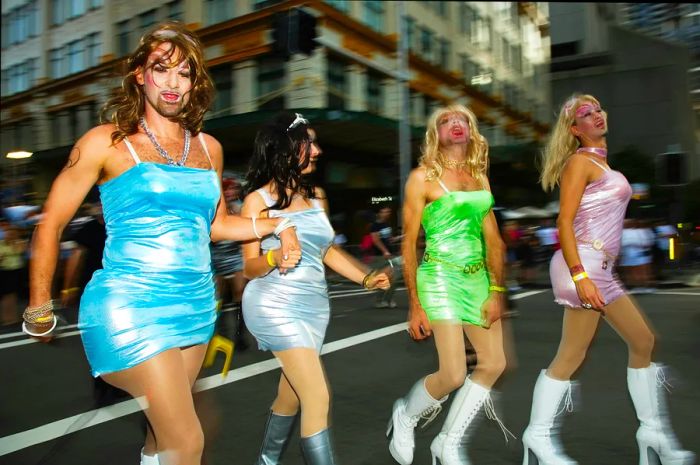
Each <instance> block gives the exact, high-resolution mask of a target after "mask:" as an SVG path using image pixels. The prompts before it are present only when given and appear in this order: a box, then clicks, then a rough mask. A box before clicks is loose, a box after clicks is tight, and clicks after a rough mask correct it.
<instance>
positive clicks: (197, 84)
mask: <svg viewBox="0 0 700 465" xmlns="http://www.w3.org/2000/svg"><path fill="white" fill-rule="evenodd" d="M163 43H170V44H172V45H173V47H172V48H171V49H170V52H169V53H168V55H167V56H163V57H162V58H161V59H160V60H159V63H160V64H161V65H162V66H168V67H175V66H178V65H179V64H180V63H172V62H171V63H168V59H169V58H170V57H171V56H172V55H173V54H175V53H176V52H179V54H180V62H183V61H187V62H188V64H189V66H190V79H191V81H192V88H191V89H190V92H189V94H190V95H189V101H188V102H187V104H186V105H185V107H184V108H183V110H182V112H180V114H178V115H177V116H173V117H171V118H170V119H171V120H173V121H177V122H179V123H180V124H181V125H182V127H184V128H186V129H189V130H190V131H191V132H192V133H193V134H195V135H196V134H197V133H199V131H201V129H202V122H203V120H204V114H205V113H206V111H207V110H208V109H209V105H210V104H211V101H212V99H213V96H214V85H213V84H212V80H211V77H210V76H209V73H208V72H207V68H206V66H205V63H204V54H203V53H202V44H201V43H200V41H199V39H198V38H197V36H196V35H195V34H194V33H193V32H192V31H190V30H188V29H187V28H186V27H185V26H184V25H183V24H182V23H180V22H178V21H166V22H163V23H160V24H158V25H157V26H156V27H155V28H154V29H153V30H151V31H150V32H148V33H146V34H145V35H144V36H143V37H141V40H140V41H139V46H138V48H137V49H136V51H135V52H134V53H133V54H132V55H131V56H129V58H128V59H127V61H126V76H124V79H123V80H122V86H121V88H120V89H119V90H118V92H117V93H116V95H115V96H113V97H112V98H110V99H109V100H108V101H107V103H105V105H104V107H103V108H102V111H101V114H100V119H101V121H103V122H104V121H111V122H112V123H114V125H115V126H116V127H117V129H116V130H115V131H114V132H113V133H112V143H113V144H116V143H118V142H120V141H121V140H122V139H124V137H126V136H128V135H131V134H135V133H136V132H138V124H139V119H140V118H141V116H143V113H144V111H145V95H144V92H143V88H142V87H141V86H140V85H139V84H138V82H137V81H136V76H137V74H138V73H139V72H143V71H145V67H146V66H147V61H148V56H149V55H150V54H151V52H152V51H153V50H155V49H156V48H157V47H158V46H159V45H160V44H163ZM154 65H155V63H153V64H152V65H150V66H154Z"/></svg>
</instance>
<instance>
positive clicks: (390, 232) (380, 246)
mask: <svg viewBox="0 0 700 465" xmlns="http://www.w3.org/2000/svg"><path fill="white" fill-rule="evenodd" d="M391 213H392V209H391V207H390V206H389V205H386V204H384V205H380V207H379V209H378V210H377V215H376V217H375V220H374V222H373V223H372V224H371V225H370V228H369V233H370V236H371V237H372V245H373V247H374V248H373V250H374V257H375V258H374V260H373V262H372V263H373V266H374V267H377V268H385V269H386V268H387V267H388V268H389V269H390V270H391V273H392V274H393V276H399V275H400V274H401V269H400V267H401V257H400V256H396V248H397V242H399V241H400V240H401V239H400V237H398V236H395V235H394V229H393V228H392V226H391ZM395 290H396V278H394V279H392V282H391V287H390V288H389V289H387V290H386V291H378V292H377V300H376V302H375V304H374V306H375V307H377V308H387V307H389V308H396V301H395V300H394V291H395Z"/></svg>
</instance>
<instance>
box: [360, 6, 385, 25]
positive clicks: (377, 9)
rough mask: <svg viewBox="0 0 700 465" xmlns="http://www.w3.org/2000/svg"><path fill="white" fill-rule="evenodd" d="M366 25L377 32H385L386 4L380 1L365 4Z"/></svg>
mask: <svg viewBox="0 0 700 465" xmlns="http://www.w3.org/2000/svg"><path fill="white" fill-rule="evenodd" d="M364 7H365V23H366V24H367V25H368V26H369V27H371V28H372V29H374V30H375V31H377V32H384V4H383V2H381V1H379V0H367V1H365V2H364Z"/></svg>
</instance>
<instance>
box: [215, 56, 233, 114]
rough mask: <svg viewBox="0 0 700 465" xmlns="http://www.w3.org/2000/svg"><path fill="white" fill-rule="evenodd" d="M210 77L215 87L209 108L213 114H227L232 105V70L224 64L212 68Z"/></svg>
mask: <svg viewBox="0 0 700 465" xmlns="http://www.w3.org/2000/svg"><path fill="white" fill-rule="evenodd" d="M211 78H212V80H213V81H214V88H215V89H216V94H215V97H214V103H213V105H212V107H211V110H212V112H213V113H214V116H221V115H228V114H230V113H231V107H232V105H233V102H232V99H233V70H232V69H231V65H230V64H225V65H221V66H217V67H215V68H212V69H211Z"/></svg>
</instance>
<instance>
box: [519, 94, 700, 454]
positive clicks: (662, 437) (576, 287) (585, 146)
mask: <svg viewBox="0 0 700 465" xmlns="http://www.w3.org/2000/svg"><path fill="white" fill-rule="evenodd" d="M607 131H608V125H607V114H606V113H605V111H604V110H603V109H602V108H601V105H600V103H599V102H598V100H597V99H596V98H595V97H593V96H591V95H579V94H576V95H573V96H572V97H571V98H569V99H568V100H567V101H566V103H565V104H564V105H563V106H562V108H561V111H560V113H559V118H558V120H557V122H556V125H555V127H554V130H553V132H552V134H551V136H550V139H549V141H548V143H547V145H546V147H545V150H544V152H543V160H542V161H543V163H542V172H541V179H540V182H541V184H542V187H543V188H544V190H545V191H549V190H552V189H553V188H554V187H555V186H556V185H557V184H558V185H559V188H560V211H559V217H558V219H557V227H558V230H559V239H560V243H561V249H560V250H558V251H557V252H556V253H555V254H554V256H553V257H552V260H551V263H550V268H549V275H550V279H551V281H552V288H553V291H554V296H555V301H556V302H557V303H559V304H561V305H563V306H564V321H563V327H562V335H561V343H560V345H559V350H558V351H557V354H556V356H555V357H554V360H552V363H551V364H550V365H549V368H547V369H546V370H542V371H541V373H540V375H539V378H538V379H537V382H536V384H535V391H534V394H533V401H532V411H531V414H530V424H529V425H528V427H527V429H526V430H525V433H524V434H523V444H524V452H525V457H524V460H523V464H524V465H535V464H536V465H554V464H556V465H561V464H576V461H574V460H572V459H571V458H569V457H568V456H567V455H566V454H565V453H564V452H563V450H562V447H561V444H560V442H559V440H558V434H557V428H555V427H554V420H555V417H556V416H557V414H558V413H559V412H561V411H563V410H566V409H569V410H570V408H571V385H572V383H571V377H572V375H573V374H574V373H575V372H576V371H577V370H578V368H579V367H580V366H581V364H582V362H583V360H584V358H585V357H586V351H587V350H588V347H589V345H590V343H591V341H592V339H593V336H594V335H595V332H596V328H597V327H598V321H599V320H600V317H601V316H603V317H604V318H605V319H606V320H607V322H608V323H609V324H610V325H611V326H612V327H613V328H614V329H615V331H617V333H618V334H619V335H620V336H621V337H622V338H623V339H624V341H625V342H626V343H627V347H628V350H629V360H628V368H627V386H628V389H629V393H630V396H631V397H632V402H633V404H634V408H635V410H636V413H637V417H638V419H639V422H640V426H639V429H638V430H637V442H638V444H639V453H640V464H642V465H646V464H648V463H649V461H652V463H655V459H657V458H658V459H660V461H661V463H663V464H664V465H667V464H674V465H681V464H683V465H688V464H691V463H693V461H694V454H693V453H692V452H689V451H685V450H683V449H682V448H681V447H680V445H679V443H678V440H677V439H676V437H675V435H674V433H673V431H672V429H671V425H670V421H669V419H668V416H667V415H666V412H665V408H664V407H665V399H664V396H663V390H664V389H665V388H666V384H667V383H665V378H664V375H663V370H662V368H661V366H660V365H658V364H656V363H652V361H651V356H652V350H653V348H654V333H653V332H652V330H651V328H650V325H649V323H648V322H647V321H646V318H645V316H644V315H643V313H642V312H641V311H640V309H639V308H638V307H637V305H636V303H635V302H634V301H633V300H632V299H630V297H629V296H628V295H627V292H626V291H625V289H624V287H623V286H622V284H621V283H620V281H619V279H618V278H617V275H616V274H615V273H614V272H613V264H614V263H615V260H616V258H617V255H618V253H619V251H620V239H621V237H622V224H623V221H624V218H625V211H626V209H627V203H628V202H629V199H630V196H631V194H632V189H631V187H630V185H629V183H628V182H627V179H626V178H625V176H624V175H623V174H622V173H620V172H619V171H615V170H612V169H611V168H610V166H609V165H608V162H607V158H606V156H607V145H606V134H607ZM562 402H563V403H564V406H562V405H561V404H562ZM601 459H602V457H601Z"/></svg>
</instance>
